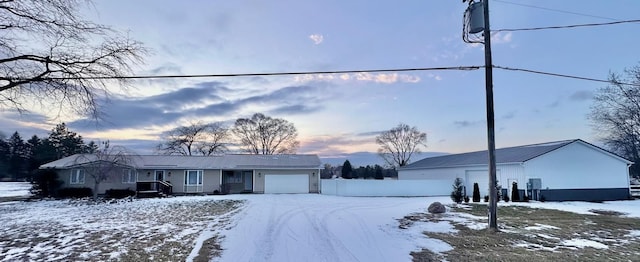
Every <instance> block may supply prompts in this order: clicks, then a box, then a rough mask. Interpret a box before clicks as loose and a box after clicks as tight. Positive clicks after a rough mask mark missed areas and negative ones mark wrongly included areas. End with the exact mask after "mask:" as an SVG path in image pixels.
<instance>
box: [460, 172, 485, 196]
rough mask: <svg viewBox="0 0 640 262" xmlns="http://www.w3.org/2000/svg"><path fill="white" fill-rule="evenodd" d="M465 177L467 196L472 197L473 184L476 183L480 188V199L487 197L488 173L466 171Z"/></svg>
mask: <svg viewBox="0 0 640 262" xmlns="http://www.w3.org/2000/svg"><path fill="white" fill-rule="evenodd" d="M466 175H467V177H466V178H467V179H466V180H465V181H466V182H465V186H467V196H469V197H471V196H473V183H478V187H479V188H480V198H483V197H484V196H488V195H489V171H487V170H477V171H476V170H474V171H467V174H466Z"/></svg>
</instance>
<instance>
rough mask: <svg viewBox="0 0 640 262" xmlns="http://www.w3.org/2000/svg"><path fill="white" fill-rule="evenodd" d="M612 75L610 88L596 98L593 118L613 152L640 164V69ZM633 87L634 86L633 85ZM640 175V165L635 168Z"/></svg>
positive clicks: (634, 171)
mask: <svg viewBox="0 0 640 262" xmlns="http://www.w3.org/2000/svg"><path fill="white" fill-rule="evenodd" d="M624 72H625V74H624V75H620V74H616V73H611V74H610V76H609V80H610V81H611V84H610V85H609V86H606V87H603V88H600V89H599V90H598V92H597V93H596V94H595V95H594V98H593V99H594V103H593V105H592V106H591V114H590V115H589V119H590V120H591V121H592V123H593V126H594V129H595V130H596V131H597V132H598V133H599V135H600V137H601V139H602V141H603V142H604V144H605V145H606V146H607V147H608V149H610V150H611V151H613V152H615V153H617V154H619V155H621V156H623V157H625V158H627V159H629V160H631V161H633V162H636V163H638V162H639V161H640V66H635V67H632V68H630V69H627V70H625V71H624ZM629 84H631V85H629ZM631 174H632V175H634V176H639V175H640V166H639V165H633V166H631Z"/></svg>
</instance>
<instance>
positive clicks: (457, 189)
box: [451, 177, 464, 204]
mask: <svg viewBox="0 0 640 262" xmlns="http://www.w3.org/2000/svg"><path fill="white" fill-rule="evenodd" d="M463 190H464V186H463V184H462V179H461V178H459V177H458V178H456V179H455V180H453V191H451V200H452V201H453V202H455V203H458V204H460V203H462V198H463V196H464V193H463Z"/></svg>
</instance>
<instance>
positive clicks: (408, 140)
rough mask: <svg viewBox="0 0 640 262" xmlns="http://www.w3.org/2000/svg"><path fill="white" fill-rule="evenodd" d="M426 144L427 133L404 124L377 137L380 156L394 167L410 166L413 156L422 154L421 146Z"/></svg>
mask: <svg viewBox="0 0 640 262" xmlns="http://www.w3.org/2000/svg"><path fill="white" fill-rule="evenodd" d="M426 142H427V134H426V133H422V132H420V131H418V128H416V127H409V125H406V124H402V123H401V124H398V126H397V127H394V128H392V129H391V130H388V131H385V132H382V133H381V134H380V135H378V136H377V137H376V143H377V144H378V145H380V148H379V149H378V154H379V155H380V156H381V157H382V158H383V159H384V160H385V161H386V162H387V164H389V165H390V166H394V167H395V166H405V165H407V164H409V162H410V161H411V156H413V154H415V153H420V146H426Z"/></svg>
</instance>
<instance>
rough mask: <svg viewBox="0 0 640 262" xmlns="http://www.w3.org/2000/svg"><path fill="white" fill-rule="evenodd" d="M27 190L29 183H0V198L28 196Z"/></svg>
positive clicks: (29, 187) (29, 186)
mask: <svg viewBox="0 0 640 262" xmlns="http://www.w3.org/2000/svg"><path fill="white" fill-rule="evenodd" d="M29 189H31V184H30V183H29V182H0V197H22V196H25V197H26V196H30V195H31V193H29Z"/></svg>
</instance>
